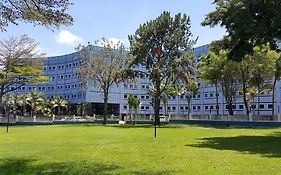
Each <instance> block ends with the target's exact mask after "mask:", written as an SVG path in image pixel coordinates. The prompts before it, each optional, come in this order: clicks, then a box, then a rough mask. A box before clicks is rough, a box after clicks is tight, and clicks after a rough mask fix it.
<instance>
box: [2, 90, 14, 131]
mask: <svg viewBox="0 0 281 175" xmlns="http://www.w3.org/2000/svg"><path fill="white" fill-rule="evenodd" d="M2 98H3V99H2V100H3V106H2V107H3V110H4V112H5V114H6V115H7V127H6V132H9V126H10V113H11V108H12V104H11V95H10V94H5V95H4V96H3V97H2Z"/></svg>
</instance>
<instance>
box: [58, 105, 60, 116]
mask: <svg viewBox="0 0 281 175" xmlns="http://www.w3.org/2000/svg"><path fill="white" fill-rule="evenodd" d="M58 115H60V106H58Z"/></svg>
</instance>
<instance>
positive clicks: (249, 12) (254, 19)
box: [202, 0, 281, 60]
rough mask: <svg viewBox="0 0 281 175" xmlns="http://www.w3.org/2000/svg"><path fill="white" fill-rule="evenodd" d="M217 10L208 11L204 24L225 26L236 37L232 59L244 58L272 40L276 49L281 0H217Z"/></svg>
mask: <svg viewBox="0 0 281 175" xmlns="http://www.w3.org/2000/svg"><path fill="white" fill-rule="evenodd" d="M214 4H215V5H216V10H215V11H213V12H211V13H209V14H207V15H206V18H205V20H204V21H203V22H202V25H204V26H211V27H214V26H216V25H220V26H222V27H225V28H226V30H227V32H228V33H229V35H228V36H230V37H231V38H232V44H231V47H229V48H228V49H230V58H231V59H234V60H241V59H242V58H243V57H244V56H245V55H247V54H252V53H253V49H254V47H255V46H260V45H262V44H267V43H270V45H271V47H273V48H276V47H277V46H276V39H281V32H280V28H281V21H280V17H281V2H280V1H279V0H214Z"/></svg>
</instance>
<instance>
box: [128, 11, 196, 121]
mask: <svg viewBox="0 0 281 175" xmlns="http://www.w3.org/2000/svg"><path fill="white" fill-rule="evenodd" d="M191 37H192V34H191V32H190V18H189V17H188V16H187V15H185V14H183V15H182V14H180V13H179V14H177V15H175V17H171V15H170V13H169V12H163V13H162V14H161V15H160V16H159V17H157V18H156V19H155V20H151V21H148V22H147V23H145V24H143V25H140V27H139V28H138V29H137V31H136V32H135V34H134V35H130V36H129V41H130V52H131V54H132V55H133V56H134V57H133V65H142V66H144V67H145V68H146V70H147V71H146V72H145V73H147V74H148V77H149V79H150V81H151V86H150V87H151V88H150V89H149V90H150V94H151V95H152V104H153V107H154V115H155V121H156V123H158V124H159V123H160V118H159V109H160V99H161V95H162V93H163V92H164V91H165V88H166V87H167V85H168V84H169V83H170V81H172V80H174V76H175V75H176V72H177V69H178V68H179V67H181V66H187V65H188V64H186V63H189V59H188V57H192V58H194V55H193V54H191V52H190V50H191V49H192V45H193V43H194V41H193V40H191V39H190V38H191Z"/></svg>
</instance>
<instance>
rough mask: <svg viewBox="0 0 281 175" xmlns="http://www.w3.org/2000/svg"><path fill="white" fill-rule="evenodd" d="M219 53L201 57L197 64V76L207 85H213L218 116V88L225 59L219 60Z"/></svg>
mask: <svg viewBox="0 0 281 175" xmlns="http://www.w3.org/2000/svg"><path fill="white" fill-rule="evenodd" d="M219 52H220V51H213V49H211V52H208V54H207V55H202V56H201V61H200V62H199V63H198V64H197V67H198V70H199V72H198V76H199V78H200V79H202V80H203V81H205V82H207V84H212V85H215V89H216V111H217V115H219V96H218V95H219V93H218V90H219V87H220V85H221V81H222V75H223V69H224V65H225V61H226V60H225V57H223V59H221V58H220V57H219V56H218V55H219Z"/></svg>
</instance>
